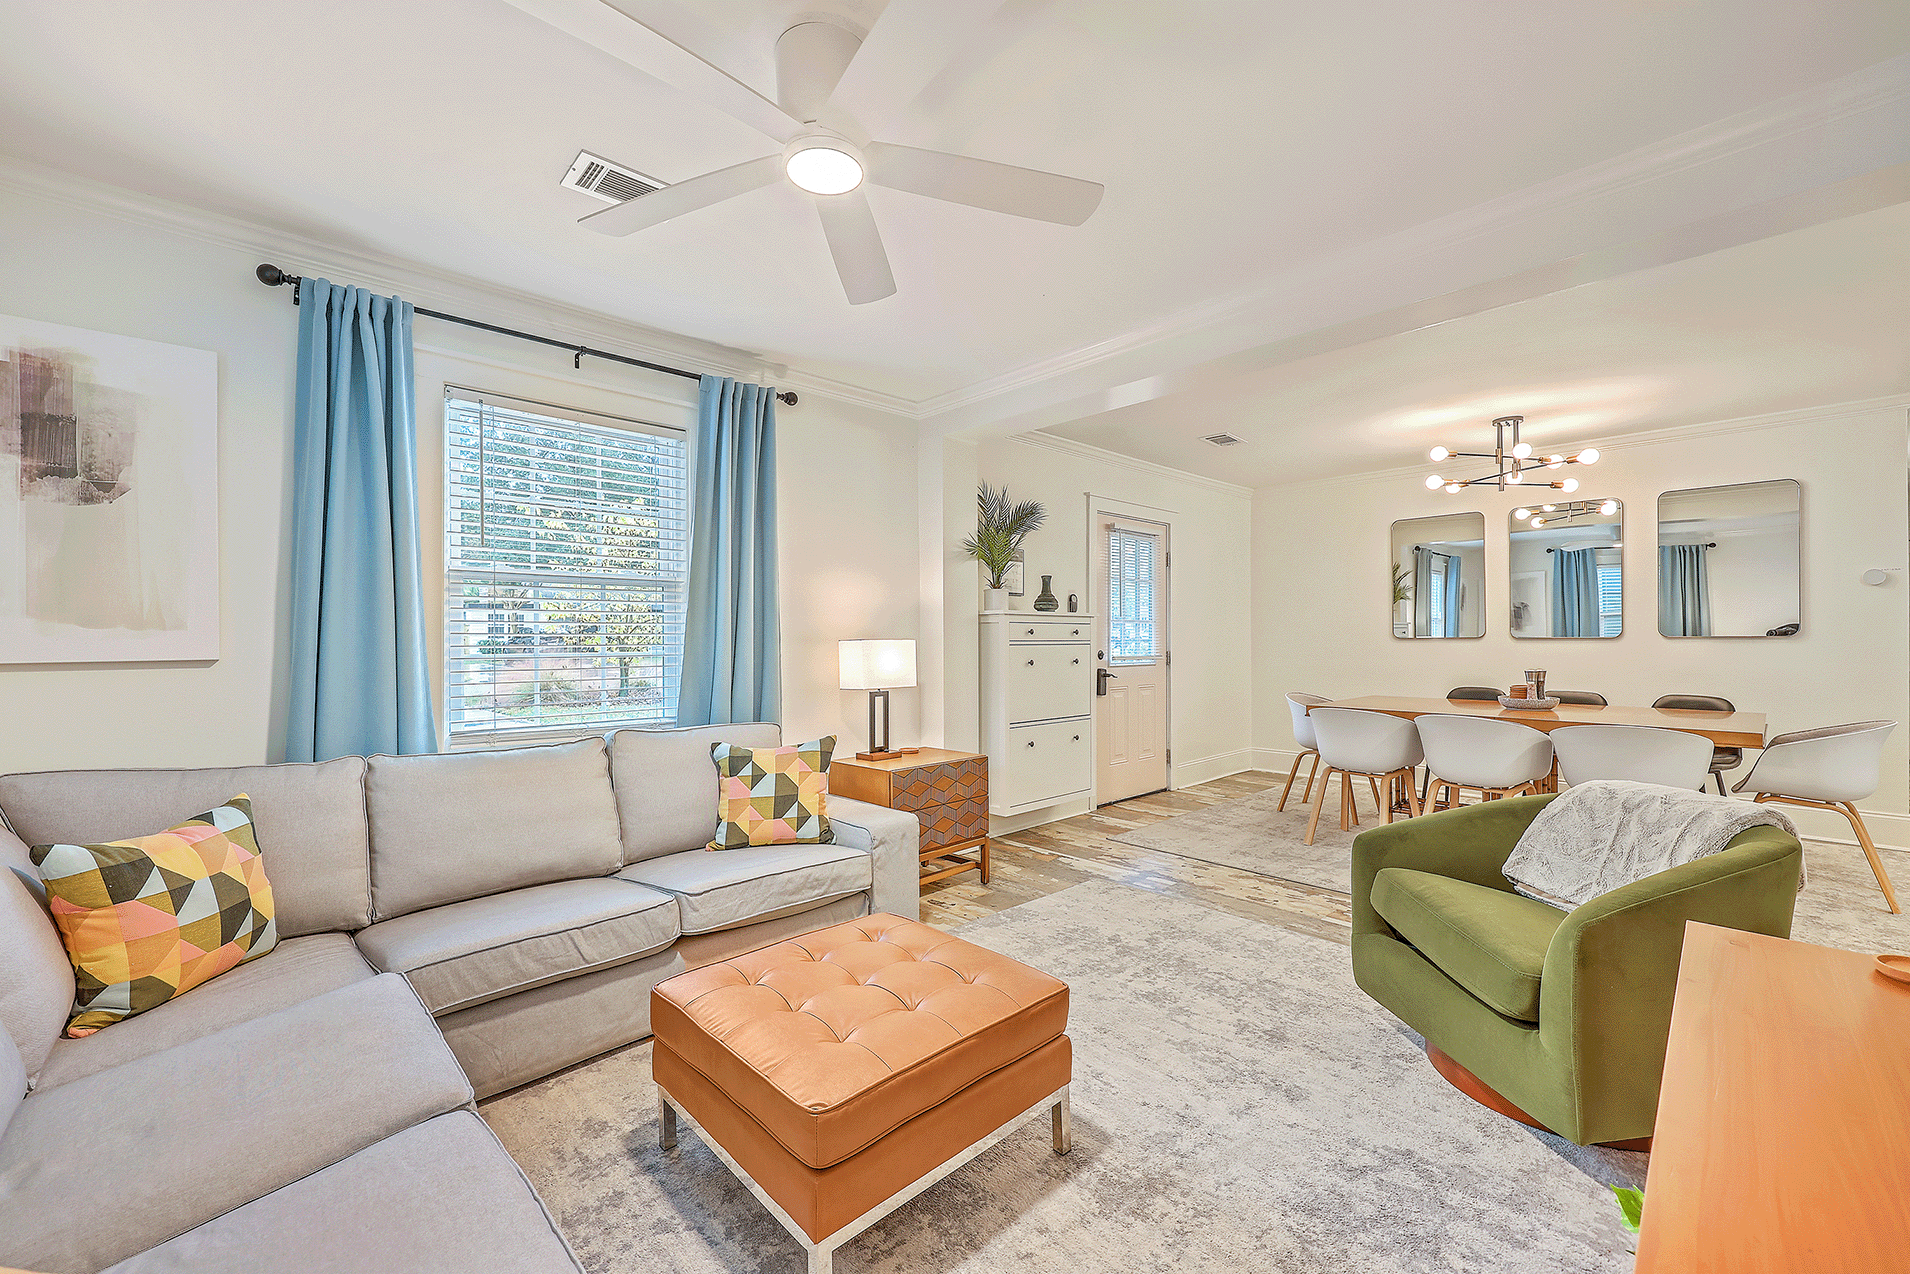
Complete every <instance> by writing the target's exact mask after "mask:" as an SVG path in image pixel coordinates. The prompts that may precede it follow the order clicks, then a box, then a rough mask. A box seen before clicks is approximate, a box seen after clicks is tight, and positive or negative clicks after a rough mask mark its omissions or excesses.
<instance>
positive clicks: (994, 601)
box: [982, 588, 1008, 611]
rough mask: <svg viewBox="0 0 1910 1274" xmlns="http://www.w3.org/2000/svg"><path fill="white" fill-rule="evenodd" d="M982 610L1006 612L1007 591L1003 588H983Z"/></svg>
mask: <svg viewBox="0 0 1910 1274" xmlns="http://www.w3.org/2000/svg"><path fill="white" fill-rule="evenodd" d="M982 609H983V610H984V611H994V610H1007V609H1008V590H1007V589H1005V588H984V589H983V590H982Z"/></svg>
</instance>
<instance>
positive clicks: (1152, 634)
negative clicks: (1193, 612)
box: [1106, 522, 1162, 664]
mask: <svg viewBox="0 0 1910 1274" xmlns="http://www.w3.org/2000/svg"><path fill="white" fill-rule="evenodd" d="M1106 545H1107V582H1108V595H1107V598H1106V601H1107V608H1108V610H1107V615H1108V658H1107V661H1108V662H1109V663H1110V664H1136V663H1152V662H1154V660H1155V659H1156V658H1158V657H1159V655H1160V649H1161V632H1160V622H1159V613H1160V612H1159V607H1158V605H1157V602H1158V589H1159V586H1160V579H1161V565H1162V563H1161V540H1160V536H1159V535H1158V534H1156V533H1154V532H1151V531H1147V530H1143V529H1141V528H1140V527H1136V526H1131V525H1128V524H1126V523H1122V522H1109V523H1107V524H1106Z"/></svg>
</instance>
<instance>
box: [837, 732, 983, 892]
mask: <svg viewBox="0 0 1910 1274" xmlns="http://www.w3.org/2000/svg"><path fill="white" fill-rule="evenodd" d="M829 790H830V791H832V792H836V793H839V794H840V795H842V796H847V797H850V798H851V799H853V800H858V801H868V802H869V803H870V804H872V805H886V806H888V807H889V808H890V809H893V810H906V811H908V812H909V813H911V814H913V815H915V816H916V818H917V819H919V820H920V821H921V824H922V842H921V846H920V857H921V861H922V862H923V864H924V869H923V875H922V881H923V883H924V884H926V883H927V882H929V881H932V880H941V879H943V878H944V877H947V876H953V875H955V874H956V873H957V872H964V871H968V870H970V869H971V868H972V869H974V870H977V871H979V872H981V878H982V883H983V884H987V883H988V877H989V873H990V867H991V864H990V862H989V857H990V855H989V852H988V758H987V757H985V756H981V755H978V754H976V753H973V752H951V751H948V750H947V749H944V748H923V749H922V750H921V751H920V752H916V753H912V754H909V755H906V756H898V757H891V758H889V759H888V760H886V761H859V760H853V759H850V758H847V757H845V758H841V759H839V760H837V761H835V762H834V763H833V764H832V765H831V766H830V767H829ZM970 850H974V851H979V856H977V857H972V858H964V857H961V854H962V853H963V852H964V851H970ZM929 864H933V868H932V869H931V868H930V867H929V866H928V865H929ZM945 864H946V865H945Z"/></svg>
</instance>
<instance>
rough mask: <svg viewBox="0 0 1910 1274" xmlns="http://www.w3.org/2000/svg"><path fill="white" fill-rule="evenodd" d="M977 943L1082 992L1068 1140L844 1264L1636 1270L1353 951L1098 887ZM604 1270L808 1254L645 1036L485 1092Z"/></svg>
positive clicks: (924, 1210)
mask: <svg viewBox="0 0 1910 1274" xmlns="http://www.w3.org/2000/svg"><path fill="white" fill-rule="evenodd" d="M961 932H962V934H963V936H965V937H970V938H972V939H974V940H975V941H978V942H982V943H985V944H987V945H989V946H991V947H994V948H996V949H998V950H1001V951H1003V952H1006V953H1007V954H1009V955H1012V956H1014V957H1015V958H1017V959H1019V960H1023V961H1025V962H1027V963H1029V964H1032V965H1034V966H1036V967H1038V968H1042V969H1046V970H1048V971H1049V972H1051V973H1053V974H1055V975H1056V976H1058V977H1061V978H1063V979H1065V980H1066V981H1067V982H1068V983H1069V984H1070V986H1071V987H1072V989H1073V994H1072V1013H1071V1017H1070V1026H1069V1033H1070V1034H1071V1035H1072V1036H1073V1038H1074V1043H1075V1072H1074V1074H1075V1082H1074V1094H1073V1101H1074V1153H1073V1154H1071V1155H1069V1156H1067V1157H1065V1158H1062V1157H1057V1156H1056V1155H1054V1154H1053V1153H1052V1152H1051V1151H1050V1149H1049V1145H1048V1130H1047V1125H1046V1121H1045V1120H1044V1121H1040V1122H1038V1123H1037V1124H1035V1125H1031V1126H1029V1127H1026V1128H1024V1129H1021V1130H1020V1131H1018V1132H1017V1133H1016V1134H1015V1135H1013V1136H1011V1137H1010V1138H1008V1139H1007V1140H1006V1141H1004V1142H1003V1143H1001V1144H1000V1145H999V1146H997V1147H995V1148H994V1149H993V1150H991V1151H989V1152H988V1153H987V1154H985V1155H983V1156H981V1157H980V1158H978V1159H977V1160H975V1161H974V1162H973V1163H971V1164H969V1165H968V1166H967V1167H965V1168H963V1169H962V1170H961V1171H960V1172H958V1173H956V1174H955V1175H954V1176H952V1177H950V1178H948V1179H947V1180H945V1181H943V1182H941V1183H940V1184H938V1185H936V1186H935V1187H933V1188H932V1189H930V1190H929V1191H927V1192H926V1193H924V1194H923V1195H922V1196H921V1197H920V1198H918V1199H916V1200H915V1201H913V1202H912V1203H910V1204H908V1205H907V1206H906V1207H903V1208H902V1209H900V1210H898V1211H897V1212H895V1213H894V1214H893V1215H891V1216H889V1217H888V1218H886V1219H885V1220H883V1221H882V1222H881V1223H880V1224H879V1225H877V1226H876V1227H875V1228H874V1229H872V1230H870V1231H869V1232H867V1233H866V1234H864V1235H862V1236H861V1237H859V1238H857V1239H855V1240H853V1241H852V1242H851V1243H849V1244H848V1245H847V1246H846V1247H845V1248H843V1249H841V1250H840V1251H839V1252H838V1253H837V1256H836V1268H837V1269H838V1270H841V1271H843V1272H844V1274H850V1272H866V1271H884V1272H892V1274H903V1272H905V1271H906V1272H907V1274H943V1272H945V1271H947V1272H952V1271H966V1272H972V1274H979V1272H981V1271H989V1272H993V1271H1007V1270H1014V1271H1023V1270H1026V1271H1067V1272H1068V1274H1085V1272H1089V1271H1092V1272H1094V1274H1100V1272H1102V1271H1154V1270H1167V1269H1173V1270H1182V1271H1214V1272H1216V1274H1218V1272H1220V1271H1227V1272H1229V1274H1231V1272H1232V1271H1238V1270H1243V1269H1251V1270H1255V1271H1261V1270H1266V1271H1292V1272H1295V1274H1300V1272H1306V1274H1323V1272H1328V1271H1331V1272H1334V1274H1338V1272H1340V1271H1348V1272H1350V1271H1360V1272H1361V1274H1390V1272H1405V1271H1435V1270H1437V1271H1451V1270H1466V1271H1521V1272H1523V1271H1534V1270H1545V1271H1598V1272H1599V1274H1609V1272H1616V1271H1620V1270H1627V1269H1629V1268H1630V1257H1629V1256H1628V1255H1627V1248H1626V1236H1625V1234H1624V1231H1623V1230H1622V1229H1621V1228H1620V1226H1619V1223H1618V1214H1617V1210H1616V1207H1615V1205H1614V1204H1613V1201H1612V1198H1611V1195H1610V1193H1609V1191H1608V1190H1606V1188H1605V1185H1604V1183H1605V1182H1608V1181H1617V1182H1620V1183H1630V1184H1641V1183H1642V1176H1643V1171H1644V1163H1645V1156H1643V1155H1631V1154H1623V1153H1620V1152H1616V1151H1596V1150H1594V1151H1585V1150H1580V1149H1578V1148H1577V1147H1574V1146H1571V1145H1570V1144H1569V1143H1566V1142H1563V1141H1561V1140H1559V1139H1558V1138H1555V1137H1552V1136H1549V1135H1547V1134H1543V1133H1538V1132H1534V1131H1533V1130H1531V1129H1527V1128H1524V1127H1522V1126H1520V1125H1518V1124H1515V1123H1512V1122H1510V1121H1508V1120H1505V1119H1502V1118H1500V1117H1499V1116H1497V1115H1494V1114H1492V1113H1491V1112H1490V1111H1487V1110H1485V1109H1483V1108H1482V1107H1480V1106H1478V1105H1476V1104H1474V1103H1473V1102H1472V1101H1470V1100H1469V1099H1467V1098H1465V1097H1463V1096H1461V1095H1460V1094H1459V1093H1457V1092H1455V1091H1454V1090H1453V1089H1452V1088H1450V1087H1449V1086H1447V1084H1446V1083H1445V1081H1444V1080H1442V1079H1440V1078H1439V1077H1438V1076H1437V1075H1436V1074H1435V1073H1434V1072H1433V1070H1432V1068H1431V1066H1430V1065H1429V1064H1428V1063H1427V1062H1426V1060H1425V1058H1424V1056H1423V1055H1422V1054H1421V1052H1420V1049H1419V1041H1418V1039H1417V1038H1416V1037H1415V1036H1413V1035H1412V1034H1411V1033H1410V1032H1409V1031H1407V1030H1406V1029H1405V1028H1404V1027H1402V1026H1401V1025H1400V1024H1399V1023H1398V1022H1397V1021H1396V1020H1395V1019H1394V1018H1393V1017H1392V1016H1391V1015H1390V1014H1388V1013H1387V1012H1386V1011H1385V1010H1383V1009H1381V1008H1380V1007H1379V1006H1378V1005H1376V1004H1374V1003H1373V1002H1372V1001H1370V1000H1368V999H1367V998H1366V997H1365V996H1364V995H1362V994H1361V993H1360V992H1359V991H1358V989H1357V988H1355V987H1354V985H1353V979H1352V974H1351V970H1350V967H1349V965H1348V957H1347V951H1346V948H1345V947H1343V946H1339V945H1336V944H1333V943H1330V942H1326V941H1323V940H1320V939H1317V938H1312V937H1308V936H1305V935H1302V934H1297V933H1293V932H1290V931H1288V930H1284V929H1278V928H1274V927H1272V926H1268V925H1264V924H1261V923H1258V922H1256V921H1252V920H1245V919H1241V918H1238V917H1234V916H1230V915H1224V914H1222V913H1220V912H1216V911H1210V910H1208V909H1206V908H1204V907H1200V906H1196V905H1194V904H1192V903H1187V902H1182V901H1179V900H1177V899H1173V898H1167V897H1163V896H1161V895H1158V894H1153V893H1147V892H1144V891H1141V890H1137V889H1132V888H1129V887H1127V886H1123V885H1118V884H1113V883H1110V882H1103V881H1090V882H1088V883H1085V884H1081V885H1076V886H1074V887H1073V888H1070V889H1066V890H1064V891H1062V892H1060V893H1057V894H1053V895H1050V896H1048V897H1046V898H1041V899H1038V900H1036V901H1034V902H1029V903H1025V904H1023V905H1021V906H1018V907H1015V908H1012V909H1011V910H1009V911H1005V912H1002V913H1001V914H999V915H995V916H990V917H988V918H986V919H983V920H979V921H976V922H974V923H972V924H970V925H967V926H965V927H964V928H963V929H962V930H961ZM483 1113H484V1117H485V1118H486V1119H487V1120H488V1121H489V1122H490V1124H491V1126H492V1127H493V1128H495V1129H496V1130H497V1133H498V1136H499V1137H501V1138H502V1139H503V1141H504V1144H505V1145H506V1146H508V1147H509V1148H510V1150H511V1152H512V1154H514V1155H515V1156H516V1157H517V1159H518V1162H519V1163H521V1164H522V1165H523V1166H524V1169H525V1171H526V1172H527V1173H528V1174H529V1175H530V1178H531V1180H532V1181H533V1182H534V1183H535V1184H536V1186H537V1188H538V1190H539V1191H540V1192H541V1193H542V1194H543V1196H544V1199H545V1200H546V1201H547V1202H548V1203H549V1204H550V1206H551V1209H552V1211H553V1212H555V1213H556V1215H557V1219H558V1222H559V1224H560V1225H561V1226H562V1227H563V1229H564V1232H565V1234H566V1235H567V1236H568V1237H569V1238H570V1240H571V1242H572V1244H573V1245H574V1246H575V1247H576V1248H577V1251H578V1253H579V1255H580V1256H581V1257H582V1258H583V1261H584V1264H585V1265H586V1266H587V1267H588V1268H589V1269H590V1270H591V1271H592V1274H637V1272H638V1271H642V1272H643V1274H652V1272H659V1271H670V1272H682V1274H716V1272H718V1271H732V1272H739V1274H757V1272H762V1274H770V1272H781V1271H799V1270H801V1269H802V1268H803V1265H802V1253H801V1249H800V1248H799V1247H798V1246H797V1245H796V1243H795V1242H794V1241H793V1240H791V1239H790V1238H789V1237H788V1236H787V1235H786V1234H785V1233H784V1232H783V1230H782V1229H781V1227H780V1226H778V1225H777V1224H776V1222H775V1221H774V1220H773V1219H771V1218H770V1217H769V1216H768V1214H767V1213H765V1212H764V1211H763V1209H762V1208H761V1207H760V1206H759V1205H758V1204H757V1202H756V1200H755V1199H754V1198H753V1197H752V1196H751V1195H750V1194H749V1193H748V1192H747V1191H746V1190H745V1189H744V1188H743V1187H742V1186H741V1185H739V1184H738V1183H737V1182H736V1181H735V1180H734V1179H733V1178H732V1177H731V1176H730V1174H729V1172H728V1170H727V1169H725V1168H724V1167H723V1165H722V1164H721V1162H719V1161H718V1160H717V1159H716V1158H715V1156H714V1155H712V1154H711V1153H710V1152H709V1151H708V1150H707V1149H706V1148H705V1147H704V1145H703V1144H702V1142H701V1140H700V1138H699V1136H698V1135H697V1134H696V1133H694V1132H689V1133H686V1134H685V1135H684V1136H683V1137H682V1140H681V1142H680V1149H679V1151H678V1152H677V1153H676V1155H674V1156H671V1157H665V1156H663V1155H661V1154H660V1153H659V1152H658V1151H657V1149H656V1114H655V1089H654V1088H653V1086H652V1085H651V1082H650V1065H649V1046H648V1045H647V1044H643V1045H637V1046H634V1047H632V1048H629V1049H626V1050H624V1051H622V1052H620V1053H617V1054H614V1055H612V1056H610V1057H607V1058H604V1059H601V1060H599V1061H596V1062H593V1063H590V1064H587V1065H585V1066H581V1067H578V1068H575V1069H573V1070H571V1071H568V1072H565V1073H563V1074H560V1075H557V1076H553V1077H552V1078H550V1079H547V1080H544V1081H542V1082H540V1083H537V1084H534V1085H531V1086H529V1087H526V1088H523V1089H519V1090H517V1091H516V1092H513V1093H509V1094H506V1095H504V1096H503V1097H500V1098H497V1099H495V1100H493V1101H490V1102H488V1103H486V1104H485V1106H484V1111H483Z"/></svg>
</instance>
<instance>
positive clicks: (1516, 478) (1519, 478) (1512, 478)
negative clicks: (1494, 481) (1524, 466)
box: [1505, 469, 1525, 482]
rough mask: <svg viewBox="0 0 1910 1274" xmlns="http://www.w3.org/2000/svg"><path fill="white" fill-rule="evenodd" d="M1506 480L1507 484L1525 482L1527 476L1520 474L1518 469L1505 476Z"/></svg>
mask: <svg viewBox="0 0 1910 1274" xmlns="http://www.w3.org/2000/svg"><path fill="white" fill-rule="evenodd" d="M1505 480H1506V481H1507V482H1524V481H1525V475H1524V474H1523V473H1520V472H1519V471H1518V470H1517V469H1514V470H1513V471H1512V472H1511V473H1508V474H1506V475H1505Z"/></svg>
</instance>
